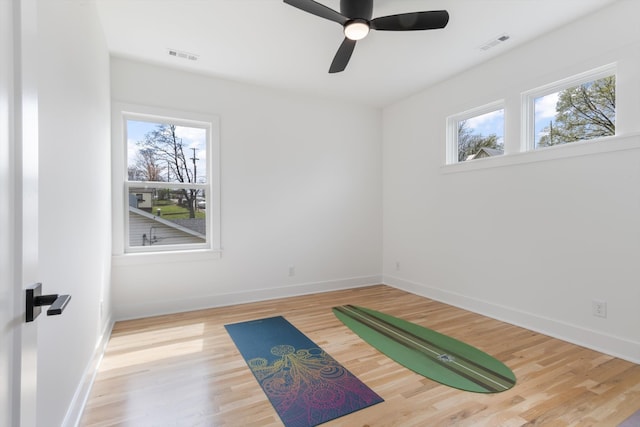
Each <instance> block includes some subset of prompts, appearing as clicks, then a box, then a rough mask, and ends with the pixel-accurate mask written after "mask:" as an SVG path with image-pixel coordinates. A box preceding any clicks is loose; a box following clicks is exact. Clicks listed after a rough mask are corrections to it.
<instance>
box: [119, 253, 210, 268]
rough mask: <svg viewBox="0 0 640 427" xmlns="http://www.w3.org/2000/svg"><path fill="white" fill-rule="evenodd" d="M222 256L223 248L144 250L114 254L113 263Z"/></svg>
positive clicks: (142, 263) (178, 260) (133, 263)
mask: <svg viewBox="0 0 640 427" xmlns="http://www.w3.org/2000/svg"><path fill="white" fill-rule="evenodd" d="M221 257H222V249H202V250H193V251H167V252H144V253H128V254H122V255H112V256H111V265H113V266H123V265H145V264H165V263H173V262H192V261H212V260H216V259H220V258H221Z"/></svg>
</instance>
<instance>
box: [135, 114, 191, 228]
mask: <svg viewBox="0 0 640 427" xmlns="http://www.w3.org/2000/svg"><path fill="white" fill-rule="evenodd" d="M137 144H138V147H140V150H139V152H138V153H139V156H141V157H142V158H143V159H146V160H147V162H146V164H147V166H149V167H150V169H151V170H153V171H154V172H157V174H156V175H153V178H155V179H150V180H151V181H169V180H171V182H192V183H195V182H196V178H197V177H196V167H195V160H194V158H195V151H194V153H193V155H194V158H188V157H187V156H186V155H185V152H184V151H185V147H184V145H183V143H182V138H179V137H178V135H177V134H176V126H175V125H170V124H159V125H158V126H157V127H156V128H155V129H154V130H152V131H150V132H148V133H146V134H145V136H144V140H142V141H138V143H137ZM196 160H197V159H196ZM165 164H166V167H164V166H160V165H165ZM162 171H165V172H166V176H165V177H164V178H163V177H162V176H161V173H162ZM147 176H149V177H151V175H147ZM179 193H180V195H181V197H182V198H184V204H185V205H186V207H187V209H188V210H189V218H195V217H196V196H197V195H198V190H195V189H181V190H179Z"/></svg>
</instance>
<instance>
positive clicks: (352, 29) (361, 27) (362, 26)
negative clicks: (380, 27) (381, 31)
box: [344, 21, 369, 40]
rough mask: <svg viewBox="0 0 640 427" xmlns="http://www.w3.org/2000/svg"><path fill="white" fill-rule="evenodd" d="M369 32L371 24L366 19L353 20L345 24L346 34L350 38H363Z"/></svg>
mask: <svg viewBox="0 0 640 427" xmlns="http://www.w3.org/2000/svg"><path fill="white" fill-rule="evenodd" d="M367 34H369V24H368V23H367V22H366V21H351V22H349V23H347V24H346V25H345V26H344V35H345V37H346V38H348V39H350V40H362V39H363V38H365V37H366V36H367Z"/></svg>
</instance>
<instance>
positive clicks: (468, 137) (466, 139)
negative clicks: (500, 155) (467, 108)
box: [458, 120, 502, 162]
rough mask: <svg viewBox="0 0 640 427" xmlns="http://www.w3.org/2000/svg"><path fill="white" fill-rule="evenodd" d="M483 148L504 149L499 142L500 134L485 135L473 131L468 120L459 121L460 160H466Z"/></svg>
mask: <svg viewBox="0 0 640 427" xmlns="http://www.w3.org/2000/svg"><path fill="white" fill-rule="evenodd" d="M481 148H495V149H502V146H501V145H500V144H499V143H498V136H497V135H495V134H491V135H488V136H483V135H480V134H477V133H473V130H472V129H469V127H468V126H467V121H466V120H461V121H459V122H458V161H459V162H464V161H465V160H466V159H467V157H469V156H470V155H472V154H477V153H478V151H480V149H481Z"/></svg>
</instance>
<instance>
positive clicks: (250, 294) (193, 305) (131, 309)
mask: <svg viewBox="0 0 640 427" xmlns="http://www.w3.org/2000/svg"><path fill="white" fill-rule="evenodd" d="M380 283H382V276H363V277H351V278H347V279H337V280H328V281H324V282H313V283H300V284H296V285H291V286H279V287H270V288H263V289H252V290H248V291H241V292H234V293H227V294H212V295H207V296H199V297H194V298H183V299H172V300H169V301H145V302H142V303H135V304H123V303H118V306H117V307H116V308H115V318H116V320H129V319H138V318H143V317H150V316H159V315H164V314H173V313H182V312H186V311H194V310H201V309H206V308H213V307H224V306H228V305H235V304H245V303H249V302H256V301H266V300H272V299H276V298H286V297H293V296H299V295H308V294H317V293H322V292H330V291H337V290H342V289H353V288H359V287H363V286H370V285H379V284H380Z"/></svg>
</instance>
